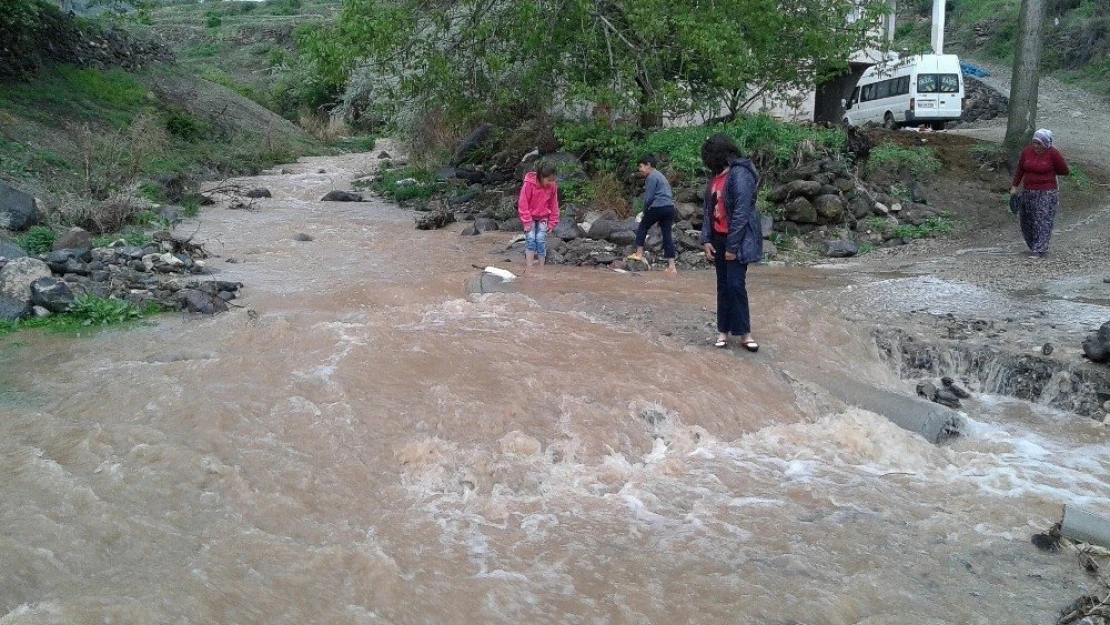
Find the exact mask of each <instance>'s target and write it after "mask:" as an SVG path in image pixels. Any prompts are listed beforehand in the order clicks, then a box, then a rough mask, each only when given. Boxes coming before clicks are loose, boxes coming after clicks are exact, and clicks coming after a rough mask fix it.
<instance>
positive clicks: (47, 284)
mask: <svg viewBox="0 0 1110 625" xmlns="http://www.w3.org/2000/svg"><path fill="white" fill-rule="evenodd" d="M31 303H32V304H34V305H36V306H42V307H43V308H45V309H47V310H49V311H50V312H52V313H62V312H65V311H66V310H68V309H69V306H70V304H72V303H73V291H72V290H70V288H69V284H67V283H66V281H65V280H58V279H55V278H39V279H38V280H35V281H34V282H32V283H31Z"/></svg>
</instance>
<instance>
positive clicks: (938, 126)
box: [929, 122, 945, 130]
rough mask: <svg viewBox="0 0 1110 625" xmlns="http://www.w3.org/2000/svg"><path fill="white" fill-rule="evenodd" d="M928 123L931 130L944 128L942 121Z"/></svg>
mask: <svg viewBox="0 0 1110 625" xmlns="http://www.w3.org/2000/svg"><path fill="white" fill-rule="evenodd" d="M929 125H930V126H932V128H933V130H944V126H945V124H944V122H933V123H932V124H929Z"/></svg>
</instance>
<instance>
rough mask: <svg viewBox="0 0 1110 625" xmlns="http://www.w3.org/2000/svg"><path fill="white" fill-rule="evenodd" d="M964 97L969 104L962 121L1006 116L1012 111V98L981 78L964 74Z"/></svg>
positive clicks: (962, 122)
mask: <svg viewBox="0 0 1110 625" xmlns="http://www.w3.org/2000/svg"><path fill="white" fill-rule="evenodd" d="M964 97H966V98H967V106H966V107H965V108H964V112H963V114H962V115H960V123H961V124H966V123H970V122H975V121H979V120H991V119H994V118H996V117H1004V116H1005V115H1006V114H1007V113H1009V112H1010V99H1009V98H1007V97H1006V96H1004V95H1002V94H1001V93H999V92H998V90H996V89H994V88H993V87H990V86H988V85H987V84H986V83H984V82H983V81H981V80H977V79H975V78H972V77H971V76H964Z"/></svg>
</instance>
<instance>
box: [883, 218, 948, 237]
mask: <svg viewBox="0 0 1110 625" xmlns="http://www.w3.org/2000/svg"><path fill="white" fill-rule="evenodd" d="M950 232H952V222H951V220H949V219H948V218H947V217H931V218H929V219H927V220H926V221H925V222H924V223H922V224H920V225H917V226H911V225H909V224H899V225H898V226H895V228H894V237H895V238H897V239H927V238H932V237H937V236H940V235H942V234H948V233H950Z"/></svg>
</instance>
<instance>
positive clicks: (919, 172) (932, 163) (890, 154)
mask: <svg viewBox="0 0 1110 625" xmlns="http://www.w3.org/2000/svg"><path fill="white" fill-rule="evenodd" d="M940 167H941V164H940V160H939V159H938V158H937V156H936V152H934V151H933V149H932V148H927V147H909V148H905V147H902V146H900V145H897V144H895V143H892V142H890V141H884V142H883V143H881V144H879V145H878V146H877V147H875V148H874V149H873V150H871V155H870V157H868V160H867V170H868V171H869V172H877V171H887V172H890V173H898V174H902V173H909V174H911V175H912V176H913V177H915V178H920V177H925V176H930V175H933V174H935V173H937V172H938V171H940Z"/></svg>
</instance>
